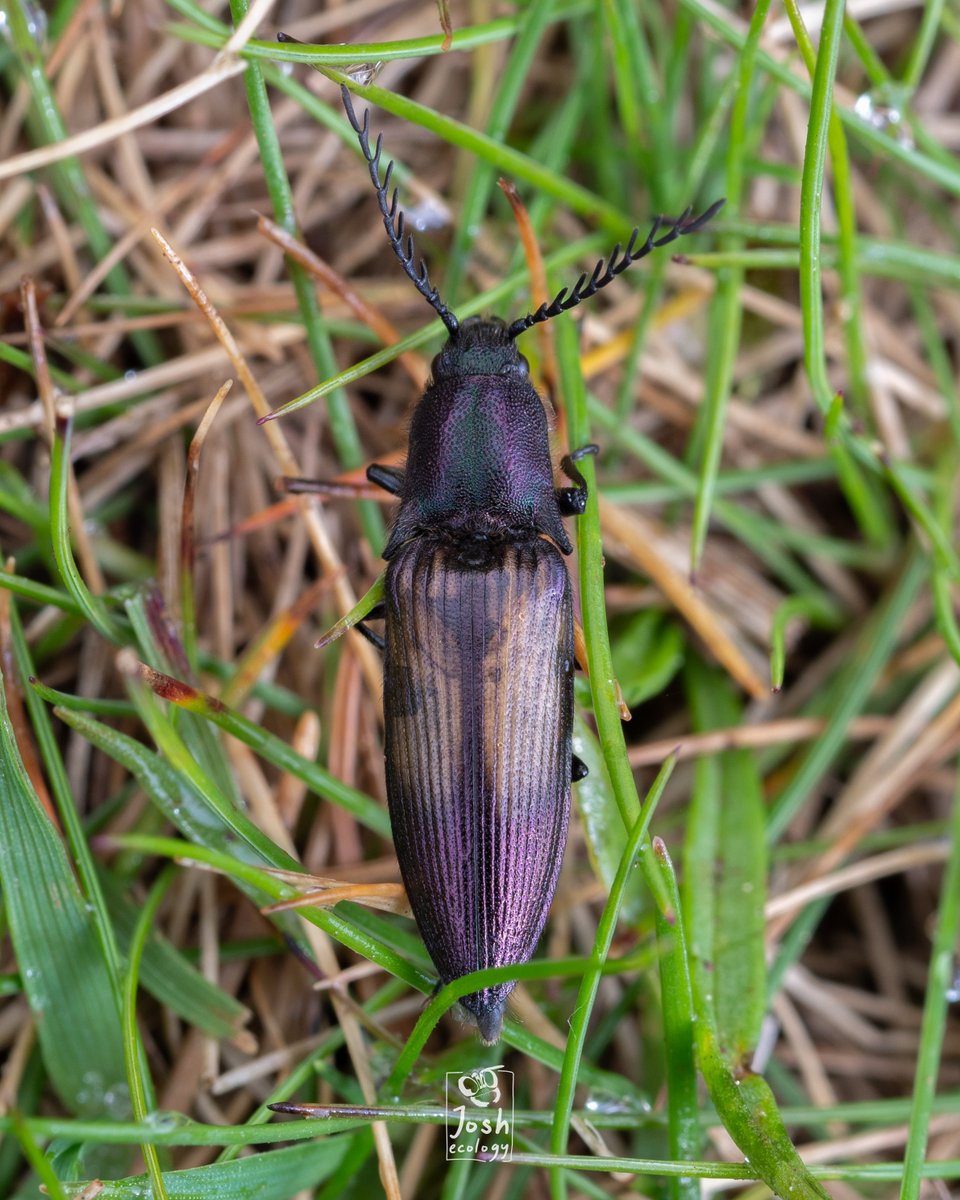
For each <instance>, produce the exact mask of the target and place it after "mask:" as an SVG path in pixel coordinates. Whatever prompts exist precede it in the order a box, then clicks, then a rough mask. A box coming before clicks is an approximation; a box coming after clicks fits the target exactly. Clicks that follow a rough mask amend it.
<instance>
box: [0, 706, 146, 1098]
mask: <svg viewBox="0 0 960 1200" xmlns="http://www.w3.org/2000/svg"><path fill="white" fill-rule="evenodd" d="M0 795H2V797H3V802H2V803H0V883H2V886H3V897H4V904H5V908H6V916H7V920H8V921H9V925H10V936H11V938H12V941H13V946H14V950H15V952H16V956H17V962H18V964H19V967H20V975H21V978H22V980H23V987H24V991H25V992H26V994H27V997H28V999H29V1001H30V1008H31V1011H32V1012H33V1014H34V1016H35V1018H36V1028H37V1037H38V1039H39V1042H40V1048H41V1052H42V1054H43V1061H44V1065H45V1067H46V1069H47V1072H48V1074H49V1076H50V1080H51V1082H52V1084H53V1086H54V1087H55V1088H56V1090H57V1093H58V1095H59V1096H60V1099H61V1100H62V1102H63V1103H64V1105H65V1106H66V1107H67V1108H68V1109H70V1111H71V1112H74V1113H76V1114H77V1115H81V1116H96V1115H98V1114H101V1113H107V1112H110V1113H112V1115H113V1116H115V1117H123V1116H126V1115H128V1111H129V1109H128V1100H127V1098H126V1097H127V1082H126V1070H125V1065H124V1057H123V1046H122V1043H121V1039H120V1033H119V1013H118V1011H117V998H116V995H115V992H114V989H113V987H112V986H111V983H110V979H109V975H108V972H107V968H106V964H105V962H104V958H103V952H102V948H101V943H100V939H99V937H98V935H97V930H96V927H95V923H94V920H93V916H92V914H91V912H90V911H88V908H87V905H86V903H85V901H84V897H83V896H82V894H81V892H80V888H79V886H78V885H77V881H76V879H75V878H74V874H73V870H72V868H71V865H70V862H69V860H68V858H67V854H66V851H65V850H64V847H63V843H62V842H61V840H60V838H59V836H58V835H57V833H56V832H55V831H54V829H53V826H52V825H51V824H50V821H49V819H48V817H47V816H46V814H45V813H44V812H43V810H42V809H41V807H40V804H39V802H38V800H37V797H36V794H35V793H34V790H33V788H32V786H31V784H30V781H29V779H28V777H27V774H26V771H25V769H24V767H23V763H22V761H21V758H20V752H19V750H18V748H17V744H16V740H15V736H14V732H13V728H12V726H11V724H10V720H9V717H8V714H7V706H6V699H5V696H4V695H3V692H2V689H0ZM79 1030H82V1031H83V1035H82V1036H78V1031H79Z"/></svg>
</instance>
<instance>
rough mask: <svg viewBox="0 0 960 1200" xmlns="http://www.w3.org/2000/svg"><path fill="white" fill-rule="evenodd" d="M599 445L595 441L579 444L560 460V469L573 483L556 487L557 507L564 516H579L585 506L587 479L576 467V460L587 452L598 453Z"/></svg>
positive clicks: (583, 456)
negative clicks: (571, 485) (566, 486)
mask: <svg viewBox="0 0 960 1200" xmlns="http://www.w3.org/2000/svg"><path fill="white" fill-rule="evenodd" d="M599 452H600V447H599V446H598V445H597V444H596V443H595V442H590V444H589V445H587V446H581V447H580V448H579V449H578V450H573V451H571V452H570V453H569V454H565V455H564V457H563V458H562V459H561V460H560V469H561V470H562V471H563V473H564V475H566V477H567V478H568V479H569V480H570V481H571V483H573V484H574V485H575V486H574V487H568V488H557V507H558V508H559V509H560V511H561V513H563V515H564V516H565V517H579V516H582V514H583V512H584V511H585V509H586V507H587V481H586V480H585V479H584V477H583V476H582V475H581V474H580V472H579V470H578V469H577V465H576V464H577V462H578V461H579V460H580V459H581V458H585V457H586V456H587V455H588V454H599Z"/></svg>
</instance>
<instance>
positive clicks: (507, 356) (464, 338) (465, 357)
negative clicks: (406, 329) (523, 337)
mask: <svg viewBox="0 0 960 1200" xmlns="http://www.w3.org/2000/svg"><path fill="white" fill-rule="evenodd" d="M529 374H530V368H529V366H528V364H527V360H526V359H525V358H524V357H523V355H522V354H521V353H520V351H519V350H518V349H517V346H516V343H515V342H514V340H513V338H512V337H511V335H510V331H509V328H508V327H507V325H506V324H505V322H503V321H501V320H500V318H499V317H468V318H467V319H466V320H465V321H463V322H462V323H461V324H460V327H459V329H457V331H456V333H452V334H451V335H450V337H449V339H448V340H447V344H446V345H445V346H444V348H443V349H442V350H441V351H440V353H439V354H438V355H437V357H436V358H435V359H434V360H433V378H434V380H438V379H450V378H453V377H455V376H462V375H515V376H519V377H520V378H521V379H526V378H527V376H528V375H529Z"/></svg>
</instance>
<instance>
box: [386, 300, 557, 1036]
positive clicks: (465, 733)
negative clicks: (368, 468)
mask: <svg viewBox="0 0 960 1200" xmlns="http://www.w3.org/2000/svg"><path fill="white" fill-rule="evenodd" d="M433 369H434V379H433V382H432V383H431V385H430V386H429V387H428V388H427V391H426V393H425V395H424V397H423V399H422V400H421V402H420V404H419V405H418V406H417V409H416V411H415V413H414V416H413V421H412V425H411V430H410V447H409V454H408V458H407V463H406V468H405V471H404V475H403V480H402V482H401V483H400V488H399V494H400V509H399V512H398V515H397V519H396V522H395V524H394V527H393V531H392V533H391V536H390V541H389V543H388V545H387V548H386V551H385V553H384V557H385V558H387V559H388V567H387V579H386V597H385V615H386V639H385V640H386V661H385V668H384V712H385V719H386V764H387V794H388V799H389V804H390V821H391V825H392V827H393V835H394V840H395V842H396V848H397V858H398V860H399V862H400V868H401V872H402V874H403V879H404V883H405V885H406V888H407V893H408V895H409V898H410V903H411V906H412V908H413V912H414V916H415V917H416V921H417V925H418V927H419V929H420V932H421V935H422V936H423V940H424V943H425V944H426V947H427V949H428V951H429V952H430V956H431V958H432V959H433V961H434V964H435V965H436V967H437V970H438V972H439V974H440V978H441V981H442V982H444V983H447V982H450V981H451V980H454V979H457V978H459V977H460V976H462V975H465V974H467V973H469V972H471V971H476V970H479V969H481V968H486V967H495V966H508V965H513V964H518V963H523V962H526V961H527V959H529V958H530V956H531V954H532V953H533V951H534V949H535V948H536V944H537V939H538V938H539V936H540V933H541V931H542V929H543V925H544V922H545V921H546V918H547V913H548V911H549V909H550V903H551V901H552V899H553V894H554V890H555V888H556V883H557V876H558V874H559V870H560V862H561V859H562V857H563V846H564V841H565V838H566V831H567V821H568V817H569V811H570V779H571V762H572V757H571V725H572V720H573V672H574V652H573V606H572V600H571V591H570V581H569V579H568V576H567V571H566V567H565V565H564V562H563V559H562V558H561V556H560V553H559V551H558V549H557V547H558V546H559V547H560V549H562V550H563V551H564V552H565V553H568V552H569V550H570V543H569V541H568V539H567V536H566V533H565V531H564V528H563V524H562V520H561V516H562V514H561V509H560V505H559V503H558V499H557V491H556V489H555V487H554V482H553V471H552V468H551V464H550V453H549V442H548V431H547V421H546V416H545V414H544V410H543V405H542V403H541V400H540V397H539V396H538V395H537V393H536V391H535V390H534V388H533V387H532V386H531V384H530V382H529V380H528V378H527V371H526V363H525V361H524V359H523V358H522V356H521V355H520V354H519V353H518V351H517V350H516V348H515V346H514V344H513V341H512V339H510V338H508V337H507V336H506V331H505V327H504V326H503V324H502V323H501V322H499V321H481V320H479V319H473V320H470V321H466V322H464V324H463V325H462V326H461V328H460V330H458V332H457V333H455V334H453V335H452V336H451V338H450V340H449V342H448V343H447V346H446V347H445V349H444V350H443V352H442V353H441V354H440V355H438V357H437V359H436V360H435V361H434V365H433ZM548 539H550V540H548ZM513 986H514V985H513V984H512V983H503V984H499V985H497V986H495V987H491V988H486V989H484V990H483V991H481V992H476V993H473V994H472V995H469V996H467V997H465V998H464V1000H463V1001H462V1005H463V1007H464V1008H465V1009H466V1010H467V1012H468V1013H470V1014H471V1015H472V1017H473V1019H474V1020H475V1021H476V1023H477V1026H478V1028H479V1030H480V1035H481V1037H482V1038H483V1039H484V1041H486V1042H493V1041H495V1040H496V1039H497V1037H498V1036H499V1034H500V1026H501V1022H502V1018H503V1010H504V1007H505V1005H506V1000H507V995H508V994H509V992H510V991H511V989H512V987H513Z"/></svg>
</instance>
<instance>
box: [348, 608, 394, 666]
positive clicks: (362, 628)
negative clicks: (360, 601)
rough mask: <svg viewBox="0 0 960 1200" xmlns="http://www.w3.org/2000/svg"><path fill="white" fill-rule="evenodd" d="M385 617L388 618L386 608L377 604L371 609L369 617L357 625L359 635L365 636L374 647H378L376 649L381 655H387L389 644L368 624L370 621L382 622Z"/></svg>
mask: <svg viewBox="0 0 960 1200" xmlns="http://www.w3.org/2000/svg"><path fill="white" fill-rule="evenodd" d="M385 616H386V608H385V607H384V605H383V604H377V605H376V606H375V607H374V608H371V609H370V611H369V612H368V613H367V615H366V616H365V617H364V618H363V620H362V621H358V622H357V624H356V630H357V633H360V634H363V636H364V637H365V638H366V639H367V641H368V642H369V643H370V644H371V645H372V646H376V648H377V649H378V650H379V651H380V653H381V654H386V652H387V643H386V641H385V640H384V638H383V635H382V634H379V633H375V632H374V631H373V630H372V629H371V628H370V626H369V625H368V624H367V622H368V621H382V620H383V618H384V617H385Z"/></svg>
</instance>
